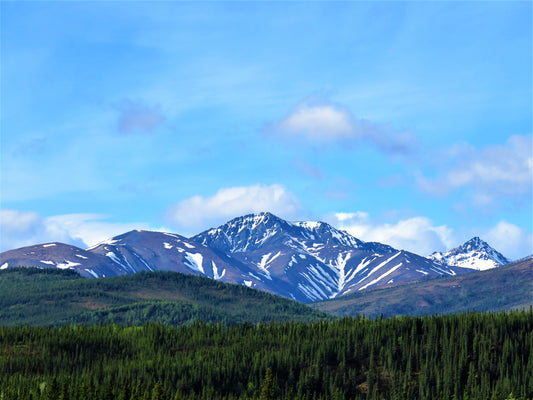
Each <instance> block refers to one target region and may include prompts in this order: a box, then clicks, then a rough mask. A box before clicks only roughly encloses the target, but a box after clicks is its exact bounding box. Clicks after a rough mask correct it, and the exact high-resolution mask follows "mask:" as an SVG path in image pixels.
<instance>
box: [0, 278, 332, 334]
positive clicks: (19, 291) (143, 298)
mask: <svg viewBox="0 0 533 400" xmlns="http://www.w3.org/2000/svg"><path fill="white" fill-rule="evenodd" d="M328 319H331V315H328V314H326V313H323V312H321V311H317V310H313V309H312V308H310V307H308V306H305V305H304V304H300V303H297V302H295V301H292V300H289V299H285V298H283V297H279V296H273V295H271V294H269V293H264V292H260V291H257V290H252V289H249V288H247V287H245V286H242V285H231V284H226V283H222V282H219V281H215V280H213V279H208V278H205V277H200V276H193V275H185V274H181V273H177V272H169V271H156V272H140V273H138V274H129V275H123V276H118V277H110V278H100V279H83V278H81V277H80V276H79V275H78V274H76V273H75V272H74V271H71V270H58V269H51V268H48V269H37V268H10V269H6V270H3V271H0V326H1V325H12V326H13V325H66V324H79V323H83V324H85V323H91V324H93V323H96V324H97V323H100V322H101V323H107V322H110V323H119V324H123V325H142V324H144V323H147V322H161V323H167V324H171V325H178V324H184V323H191V322H194V321H204V322H211V323H218V322H226V323H242V322H252V323H256V322H270V321H272V320H274V321H306V322H307V321H312V320H315V321H316V320H328Z"/></svg>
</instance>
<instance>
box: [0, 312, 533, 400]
mask: <svg viewBox="0 0 533 400" xmlns="http://www.w3.org/2000/svg"><path fill="white" fill-rule="evenodd" d="M532 396H533V310H529V311H516V312H510V313H487V314H477V313H468V314H459V315H447V316H426V317H396V318H390V319H374V320H371V319H367V318H363V317H358V318H343V319H338V320H334V321H315V322H312V323H296V322H281V323H274V322H269V323H256V324H251V323H243V324H234V325H227V324H222V323H219V324H205V323H199V322H196V323H190V324H188V325H180V326H174V327H173V326H168V325H163V324H156V323H150V324H145V325H143V326H123V325H114V324H98V325H67V326H60V327H29V326H17V327H7V326H4V327H0V398H2V399H3V400H14V399H17V400H25V399H39V400H41V399H49V398H56V399H71V400H81V399H96V400H99V399H127V400H137V399H147V400H151V399H160V400H174V399H180V400H181V399H183V400H189V399H195V400H199V399H206V400H207V399H209V400H216V399H225V400H230V399H273V398H274V399H290V400H293V399H298V400H303V399H317V400H318V399H323V400H325V399H346V400H347V399H350V400H352V399H360V400H362V399H393V400H394V399H428V400H429V399H431V400H433V399H456V400H464V399H490V400H504V399H522V400H525V399H531V398H532Z"/></svg>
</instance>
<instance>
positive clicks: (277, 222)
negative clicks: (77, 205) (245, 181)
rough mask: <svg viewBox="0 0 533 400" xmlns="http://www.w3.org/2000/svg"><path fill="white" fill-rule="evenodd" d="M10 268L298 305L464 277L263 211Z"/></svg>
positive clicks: (69, 249) (37, 250)
mask: <svg viewBox="0 0 533 400" xmlns="http://www.w3.org/2000/svg"><path fill="white" fill-rule="evenodd" d="M13 266H35V267H39V268H60V269H61V268H63V269H73V270H75V271H77V272H78V273H80V274H81V275H82V276H85V277H109V276H118V275H126V274H133V273H136V272H140V271H156V270H164V271H175V272H182V273H185V274H193V275H201V276H205V277H209V278H212V279H215V280H220V281H222V282H230V283H238V284H241V285H245V286H248V287H252V288H255V289H259V290H263V291H267V292H270V293H273V294H277V295H281V296H284V297H287V298H291V299H293V300H297V301H300V302H304V303H308V302H313V301H318V300H325V299H329V298H335V297H339V296H344V295H346V294H350V293H355V292H358V291H362V290H368V289H374V288H379V287H388V286H395V285H401V284H405V283H409V282H415V281H420V280H424V279H429V278H435V277H439V276H443V275H445V276H447V275H450V276H453V275H456V274H463V273H466V272H471V271H472V270H471V269H466V268H458V267H455V266H451V265H447V264H443V263H441V262H437V261H436V260H434V259H428V258H425V257H421V256H419V255H416V254H414V253H410V252H407V251H403V250H397V249H394V248H392V247H390V246H388V245H385V244H381V243H376V242H363V241H361V240H359V239H357V238H355V237H353V236H351V235H350V234H348V233H347V232H344V231H340V230H337V229H335V228H333V227H332V226H330V225H328V224H327V223H324V222H288V221H285V220H283V219H281V218H279V217H277V216H275V215H273V214H270V213H260V214H250V215H245V216H242V217H238V218H235V219H233V220H231V221H229V222H227V223H225V224H223V225H221V226H219V227H218V228H213V229H210V230H207V231H205V232H202V233H200V234H199V235H196V236H194V237H192V238H186V237H183V236H180V235H177V234H173V233H163V232H150V231H139V230H135V231H131V232H127V233H124V234H122V235H119V236H116V237H114V238H112V239H109V240H106V241H104V242H102V243H100V244H98V245H96V246H94V247H91V248H89V249H87V250H82V249H79V248H77V247H74V246H69V245H65V244H61V243H48V244H41V245H36V246H29V247H23V248H20V249H15V250H10V251H7V252H4V253H1V254H0V269H5V268H8V267H13Z"/></svg>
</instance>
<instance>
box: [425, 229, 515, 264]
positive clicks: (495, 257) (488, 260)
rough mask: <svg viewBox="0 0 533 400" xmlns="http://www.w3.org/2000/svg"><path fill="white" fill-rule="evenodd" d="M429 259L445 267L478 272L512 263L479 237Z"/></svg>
mask: <svg viewBox="0 0 533 400" xmlns="http://www.w3.org/2000/svg"><path fill="white" fill-rule="evenodd" d="M428 258H429V259H431V260H434V261H436V262H438V263H440V264H441V265H443V266H449V265H453V266H457V267H461V268H471V269H475V270H478V271H483V270H486V269H490V268H495V267H500V266H502V265H505V264H509V263H510V262H511V261H510V260H508V259H507V258H505V257H504V256H503V255H502V254H500V253H498V252H497V251H496V250H494V249H493V248H492V247H490V246H489V245H488V244H487V242H484V241H483V240H481V239H480V238H478V237H474V238H472V239H470V240H469V241H467V242H465V243H464V244H463V245H461V246H459V247H456V248H454V249H451V250H450V251H447V252H445V253H437V252H435V253H433V254H431V255H430V256H429V257H428Z"/></svg>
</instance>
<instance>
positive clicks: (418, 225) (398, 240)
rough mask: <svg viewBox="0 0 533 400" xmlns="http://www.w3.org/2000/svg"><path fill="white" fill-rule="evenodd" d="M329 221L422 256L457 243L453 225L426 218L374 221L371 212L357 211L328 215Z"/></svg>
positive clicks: (373, 239)
mask: <svg viewBox="0 0 533 400" xmlns="http://www.w3.org/2000/svg"><path fill="white" fill-rule="evenodd" d="M326 220H328V221H329V222H330V223H331V224H332V225H333V226H336V227H337V228H338V229H342V230H345V231H347V232H348V233H350V234H351V235H353V236H355V237H357V238H358V239H361V240H363V241H365V242H380V243H385V244H388V245H390V246H392V247H394V248H397V249H403V250H408V251H411V252H414V253H416V254H420V255H422V256H427V255H429V254H431V253H432V252H434V251H442V250H446V249H449V248H450V247H451V246H452V245H453V244H454V243H455V242H454V239H453V231H452V229H451V228H449V227H447V226H446V225H441V226H435V225H434V224H433V222H432V221H431V220H430V219H428V218H426V217H413V218H408V219H403V220H399V221H397V222H396V223H392V224H391V223H383V222H380V221H376V220H373V219H372V218H371V217H370V215H369V214H367V213H365V212H361V211H357V212H355V213H333V214H329V215H328V216H326Z"/></svg>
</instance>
